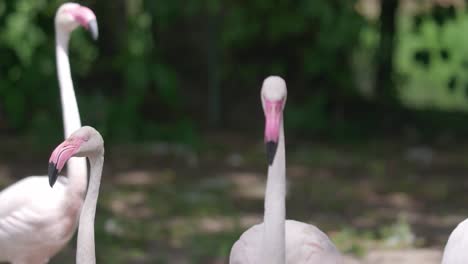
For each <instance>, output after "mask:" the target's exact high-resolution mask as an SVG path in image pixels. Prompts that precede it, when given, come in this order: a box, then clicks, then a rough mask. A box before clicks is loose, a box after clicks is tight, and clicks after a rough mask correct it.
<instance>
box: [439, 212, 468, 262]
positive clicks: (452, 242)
mask: <svg viewBox="0 0 468 264" xmlns="http://www.w3.org/2000/svg"><path fill="white" fill-rule="evenodd" d="M465 263H468V219H465V220H464V221H463V222H461V223H460V224H458V226H457V227H456V228H455V229H454V230H453V232H452V233H451V234H450V237H449V239H448V242H447V245H446V246H445V249H444V254H443V257H442V264H465Z"/></svg>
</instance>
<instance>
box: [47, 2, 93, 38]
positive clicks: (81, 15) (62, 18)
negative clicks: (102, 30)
mask: <svg viewBox="0 0 468 264" xmlns="http://www.w3.org/2000/svg"><path fill="white" fill-rule="evenodd" d="M80 25H81V26H82V27H84V28H85V29H87V30H88V31H89V32H90V33H91V36H92V37H93V39H94V40H96V39H97V38H98V35H99V30H98V25H97V20H96V15H95V14H94V12H93V11H91V9H89V8H87V7H85V6H82V5H79V4H77V3H65V4H62V5H61V6H60V7H59V9H58V10H57V13H56V14H55V27H56V28H57V29H59V30H62V31H65V32H66V33H69V34H70V33H71V32H72V31H73V30H75V29H76V28H77V27H78V26H80Z"/></svg>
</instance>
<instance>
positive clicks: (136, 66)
mask: <svg viewBox="0 0 468 264" xmlns="http://www.w3.org/2000/svg"><path fill="white" fill-rule="evenodd" d="M61 2H62V1H52V2H51V1H44V0H40V1H37V0H18V1H16V0H15V1H8V0H4V1H1V2H0V40H1V41H0V103H1V105H0V107H1V108H0V109H1V110H0V111H2V112H3V113H4V115H5V118H4V119H5V120H6V122H7V123H6V128H7V129H9V130H11V131H15V132H19V133H23V134H25V133H26V134H32V135H41V136H45V137H46V138H56V137H60V135H61V131H62V129H61V126H62V125H61V114H60V108H59V92H58V84H57V81H56V72H55V55H54V27H53V17H54V14H55V10H56V8H57V7H58V6H59V5H60V3H61ZM82 4H84V5H87V6H90V7H91V8H92V9H93V10H94V11H95V13H96V14H97V17H98V22H99V26H100V39H99V41H98V43H93V42H92V41H91V40H90V38H89V37H88V36H87V35H86V32H85V31H84V30H77V32H75V33H74V34H73V37H72V40H71V47H70V57H71V64H72V71H73V73H72V74H73V78H74V84H75V90H76V93H77V96H78V100H79V107H80V112H81V115H82V120H83V123H85V124H91V125H94V126H96V127H97V128H99V129H100V131H102V133H103V134H104V135H105V136H106V138H108V139H113V140H141V139H148V138H163V139H167V140H181V141H186V142H192V143H193V142H194V141H196V140H197V139H196V138H197V136H196V135H197V133H196V131H197V130H198V129H199V128H200V127H203V126H205V125H206V124H207V122H208V118H209V116H210V115H212V116H221V117H222V118H221V119H219V118H218V119H215V122H217V123H216V124H215V125H216V126H217V127H229V126H232V125H233V124H237V123H238V121H239V120H241V119H244V118H245V119H248V120H249V121H247V124H257V123H258V122H257V121H256V120H255V119H254V118H251V117H252V115H251V114H250V113H252V111H255V112H258V116H260V115H261V114H260V111H259V110H260V108H259V106H258V101H259V98H258V93H259V88H260V85H261V81H262V79H263V78H264V77H266V76H267V75H270V74H280V75H282V76H284V77H285V78H286V80H287V81H288V84H289V87H290V96H289V97H290V98H293V99H292V100H290V102H294V103H290V105H291V107H290V108H291V123H290V126H291V127H292V128H294V129H297V130H300V129H306V130H313V129H317V128H321V127H323V126H325V124H326V122H327V119H326V116H327V115H328V114H329V112H328V108H329V107H330V105H331V104H334V103H338V102H339V100H340V99H337V98H340V97H346V96H347V95H348V94H350V93H354V90H355V89H354V88H353V86H354V85H353V81H352V74H351V71H350V67H351V66H350V57H351V54H352V51H353V50H354V48H355V46H356V45H357V41H358V35H359V34H358V33H359V31H360V29H361V27H362V25H363V19H362V17H361V16H359V15H358V14H357V13H356V12H355V11H354V9H353V1H349V2H346V3H345V4H343V3H342V2H341V1H328V0H322V1H314V2H311V1H306V0H302V1H297V2H296V3H295V4H293V5H292V4H291V3H290V2H289V1H276V2H275V3H272V2H270V1H265V0H255V1H248V2H245V1H243V2H239V1H220V0H210V1H208V0H207V1H149V0H148V1H144V0H132V1H130V0H119V1H112V3H111V2H110V1H83V2H82ZM239 109H241V110H240V111H239ZM213 111H215V112H219V113H212V112H213ZM288 124H289V123H288ZM311 124H313V125H311ZM52 131H53V132H52ZM51 132H52V133H51Z"/></svg>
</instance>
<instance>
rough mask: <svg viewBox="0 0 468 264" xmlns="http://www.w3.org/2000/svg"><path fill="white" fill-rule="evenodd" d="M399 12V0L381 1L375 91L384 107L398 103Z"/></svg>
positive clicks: (377, 98)
mask: <svg viewBox="0 0 468 264" xmlns="http://www.w3.org/2000/svg"><path fill="white" fill-rule="evenodd" d="M397 10H398V0H381V13H380V43H379V47H378V50H377V57H376V59H377V72H376V79H375V90H374V91H375V98H376V100H377V102H378V103H380V104H384V105H393V104H395V103H396V102H397V93H396V90H395V86H394V81H393V54H394V50H395V41H394V40H395V31H396V14H397Z"/></svg>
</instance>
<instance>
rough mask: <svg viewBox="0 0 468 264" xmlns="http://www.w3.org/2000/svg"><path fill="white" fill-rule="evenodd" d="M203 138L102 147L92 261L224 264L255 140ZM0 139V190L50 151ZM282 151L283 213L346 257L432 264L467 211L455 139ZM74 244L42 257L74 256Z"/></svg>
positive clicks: (251, 170)
mask: <svg viewBox="0 0 468 264" xmlns="http://www.w3.org/2000/svg"><path fill="white" fill-rule="evenodd" d="M226 139H229V140H226ZM207 142H208V140H207ZM209 142H210V143H209V144H207V145H206V144H205V147H204V148H203V149H202V150H200V151H193V150H191V149H190V148H187V147H184V146H179V145H171V144H161V143H159V144H158V143H154V144H153V143H148V144H144V145H138V146H119V147H108V148H107V150H106V161H105V169H104V176H103V181H104V183H103V184H102V187H101V196H100V200H99V205H98V210H97V212H98V215H97V219H96V233H97V234H96V240H97V254H98V262H100V263H176V264H177V263H226V256H227V255H228V254H229V250H230V247H231V245H232V244H233V242H234V241H235V240H236V239H237V238H238V237H239V235H240V233H241V232H242V231H243V230H245V229H246V228H248V227H249V226H251V225H253V224H255V223H257V222H260V221H261V217H262V209H263V189H264V183H265V179H266V178H265V177H266V169H265V158H264V155H263V145H262V142H261V141H246V140H245V138H236V137H232V136H230V135H219V136H211V137H210V138H209ZM226 142H228V143H226ZM1 144H2V149H0V157H1V161H0V186H6V185H7V184H10V183H11V182H13V181H16V180H17V179H19V178H21V177H24V176H25V175H32V174H38V173H39V172H42V173H41V174H44V175H45V173H46V169H47V166H46V164H47V160H48V156H49V153H47V152H37V153H31V152H29V153H28V155H27V156H25V155H24V153H26V152H24V151H23V152H22V153H20V152H19V151H18V149H31V148H30V146H28V145H27V144H26V143H24V142H20V141H18V140H16V141H15V140H8V141H2V142H1ZM52 147H53V146H51V149H52ZM287 147H288V155H287V159H288V169H287V171H288V201H287V208H288V218H293V219H297V220H301V221H304V222H309V223H313V224H316V225H317V226H319V227H320V228H321V229H322V230H324V231H326V232H327V233H328V234H329V235H330V237H331V238H332V240H333V241H334V242H335V243H336V244H337V246H338V247H339V248H340V250H341V251H342V252H344V253H346V255H347V257H348V262H347V263H440V251H441V249H442V248H443V245H444V243H445V241H446V240H447V237H448V235H449V234H450V232H451V230H452V229H453V228H454V227H455V226H456V224H457V223H458V222H460V221H461V220H462V219H464V218H465V217H466V216H468V212H467V210H464V209H465V207H464V204H465V203H464V202H465V199H464V197H465V193H466V190H467V189H468V178H467V177H465V172H466V171H468V162H467V159H465V157H466V156H467V154H468V149H467V148H466V147H465V146H464V145H455V144H451V145H450V144H445V145H444V144H439V145H438V146H411V145H407V144H400V143H397V141H396V140H395V141H376V142H367V143H366V144H362V143H361V144H353V145H343V144H341V145H337V144H321V143H308V142H300V143H297V142H293V143H290V142H288V145H287ZM74 243H75V242H73V243H70V246H69V247H68V248H67V249H66V250H65V251H64V252H62V253H61V254H60V255H59V256H57V257H56V258H55V259H54V260H53V261H52V263H74V247H75V245H74Z"/></svg>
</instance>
